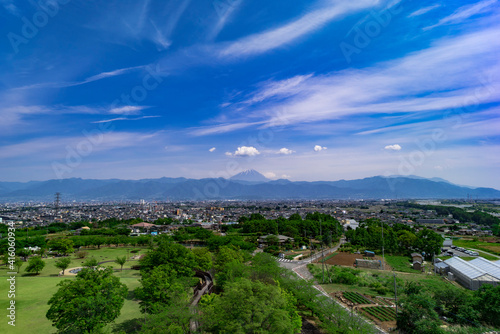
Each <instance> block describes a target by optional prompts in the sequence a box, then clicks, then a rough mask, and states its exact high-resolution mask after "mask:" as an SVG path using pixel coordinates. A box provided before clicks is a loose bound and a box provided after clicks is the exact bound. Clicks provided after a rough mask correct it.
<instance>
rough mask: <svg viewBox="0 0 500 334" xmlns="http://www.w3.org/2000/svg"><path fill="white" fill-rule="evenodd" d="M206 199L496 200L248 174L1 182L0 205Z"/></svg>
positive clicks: (383, 183)
mask: <svg viewBox="0 0 500 334" xmlns="http://www.w3.org/2000/svg"><path fill="white" fill-rule="evenodd" d="M56 192H60V193H61V198H62V200H63V201H72V200H77V201H90V200H97V201H112V200H132V201H137V200H140V199H145V200H160V201H164V200H210V199H240V200H245V199H252V200H259V199H261V200H264V199H382V198H385V199H439V198H440V199H447V198H467V197H469V198H480V199H486V198H490V199H491V198H500V191H498V190H496V189H493V188H470V187H463V186H458V185H455V184H452V183H450V182H448V181H446V180H442V179H425V178H421V177H414V176H409V177H402V176H389V177H384V176H375V177H369V178H365V179H358V180H339V181H318V182H292V181H289V180H276V181H271V180H269V179H267V178H265V177H264V176H263V175H262V174H260V173H259V172H257V171H254V170H249V171H245V172H242V173H239V174H237V175H235V176H233V177H232V178H230V179H223V178H218V179H211V178H208V179H201V180H195V179H186V178H168V177H164V178H160V179H142V180H119V179H110V180H85V179H79V178H73V179H63V180H49V181H37V182H26V183H21V182H0V201H2V202H7V201H53V200H54V194H55V193H56Z"/></svg>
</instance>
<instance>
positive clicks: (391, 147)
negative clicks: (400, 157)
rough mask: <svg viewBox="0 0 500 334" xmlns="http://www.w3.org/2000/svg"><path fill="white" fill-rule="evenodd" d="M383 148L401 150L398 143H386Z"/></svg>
mask: <svg viewBox="0 0 500 334" xmlns="http://www.w3.org/2000/svg"><path fill="white" fill-rule="evenodd" d="M384 149H385V150H388V151H401V146H400V145H399V144H394V145H387V146H386V147H384Z"/></svg>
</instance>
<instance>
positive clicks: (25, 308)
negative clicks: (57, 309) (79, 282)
mask: <svg viewBox="0 0 500 334" xmlns="http://www.w3.org/2000/svg"><path fill="white" fill-rule="evenodd" d="M130 249H132V248H114V247H111V248H108V247H105V248H101V249H96V250H88V252H89V257H92V256H94V257H95V258H96V259H97V260H98V261H99V262H101V261H107V260H114V259H115V258H116V257H117V256H126V255H127V253H128V250H130ZM134 249H137V248H134ZM146 251H147V249H141V251H140V252H139V253H130V256H132V255H137V254H141V253H145V252H146ZM56 260H57V259H52V258H49V259H44V261H45V262H46V266H45V268H44V269H43V270H42V272H41V273H40V275H37V276H32V275H31V274H26V272H25V270H24V269H25V268H26V266H27V263H24V265H23V267H22V268H21V272H20V273H19V274H18V275H17V277H16V297H15V301H16V327H12V326H10V325H8V324H7V317H6V315H7V310H6V308H7V307H8V298H7V292H8V291H9V285H8V282H7V280H6V278H7V276H8V275H7V268H6V267H4V266H2V267H0V277H1V279H0V292H1V293H2V298H1V299H0V309H2V310H4V311H3V314H2V315H1V317H2V318H3V319H4V320H3V321H1V322H0V333H13V334H16V333H20V334H21V333H22V334H24V333H35V332H36V333H40V334H45V333H56V329H55V327H52V323H51V322H50V321H49V320H47V318H46V317H45V314H46V312H47V310H48V309H49V305H48V304H47V302H48V301H49V299H50V298H51V297H52V295H53V294H54V293H55V292H56V291H57V289H58V287H57V284H58V283H59V282H60V281H61V280H64V279H75V278H74V277H58V273H59V271H60V270H59V269H58V268H56V267H55V265H54V263H55V261H56ZM83 261H85V260H81V259H75V258H74V256H71V264H70V268H71V267H77V266H81V262H83ZM136 262H137V261H130V262H127V263H126V264H125V266H124V268H130V265H131V264H134V263H136ZM104 265H105V266H108V265H109V266H111V267H114V268H118V269H119V268H120V266H119V265H117V264H116V263H105V264H104ZM115 275H116V276H118V277H120V280H121V282H122V283H124V284H125V285H127V287H128V290H129V294H128V296H127V298H126V299H125V303H124V305H123V308H122V310H121V314H120V316H119V317H118V318H117V319H116V321H115V324H110V325H108V326H107V327H106V330H107V332H109V333H113V331H114V328H120V327H124V326H126V325H128V324H129V322H130V321H131V320H132V319H136V318H141V317H142V314H141V313H140V311H139V303H138V301H136V300H134V294H133V291H134V290H135V289H136V288H137V287H139V285H140V283H139V279H140V274H139V271H138V270H123V271H121V272H120V271H117V272H115Z"/></svg>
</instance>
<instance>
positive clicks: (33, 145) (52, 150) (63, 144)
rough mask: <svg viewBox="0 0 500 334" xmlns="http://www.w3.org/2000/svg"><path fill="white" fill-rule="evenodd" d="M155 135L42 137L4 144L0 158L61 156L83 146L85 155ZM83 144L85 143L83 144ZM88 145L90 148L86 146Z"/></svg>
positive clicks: (123, 146) (115, 132) (117, 134)
mask: <svg viewBox="0 0 500 334" xmlns="http://www.w3.org/2000/svg"><path fill="white" fill-rule="evenodd" d="M154 136H156V134H144V133H135V132H117V131H114V132H107V133H102V136H99V138H98V140H96V142H95V143H94V142H92V141H91V140H89V138H88V137H86V136H84V135H81V136H74V137H55V136H51V137H42V138H36V139H31V140H27V141H24V142H21V143H16V144H12V145H5V146H1V147H0V158H12V157H19V156H38V155H42V156H45V155H47V154H50V157H51V158H54V159H56V158H61V157H65V156H66V155H67V154H68V152H69V151H68V150H77V149H78V147H80V146H82V147H83V146H85V148H86V150H87V151H88V153H87V151H86V153H87V154H85V156H88V155H90V154H91V153H95V152H101V151H109V150H113V149H117V148H125V147H134V146H140V145H143V142H144V141H146V140H148V139H151V138H152V137H154ZM84 144H85V145H84ZM89 145H90V146H91V148H88V147H89Z"/></svg>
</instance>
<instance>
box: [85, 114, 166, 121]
mask: <svg viewBox="0 0 500 334" xmlns="http://www.w3.org/2000/svg"><path fill="white" fill-rule="evenodd" d="M158 117H161V116H154V115H152V116H141V117H135V118H127V117H117V118H112V119H105V120H102V121H95V122H92V123H109V122H116V121H138V120H141V119H147V118H158Z"/></svg>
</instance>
